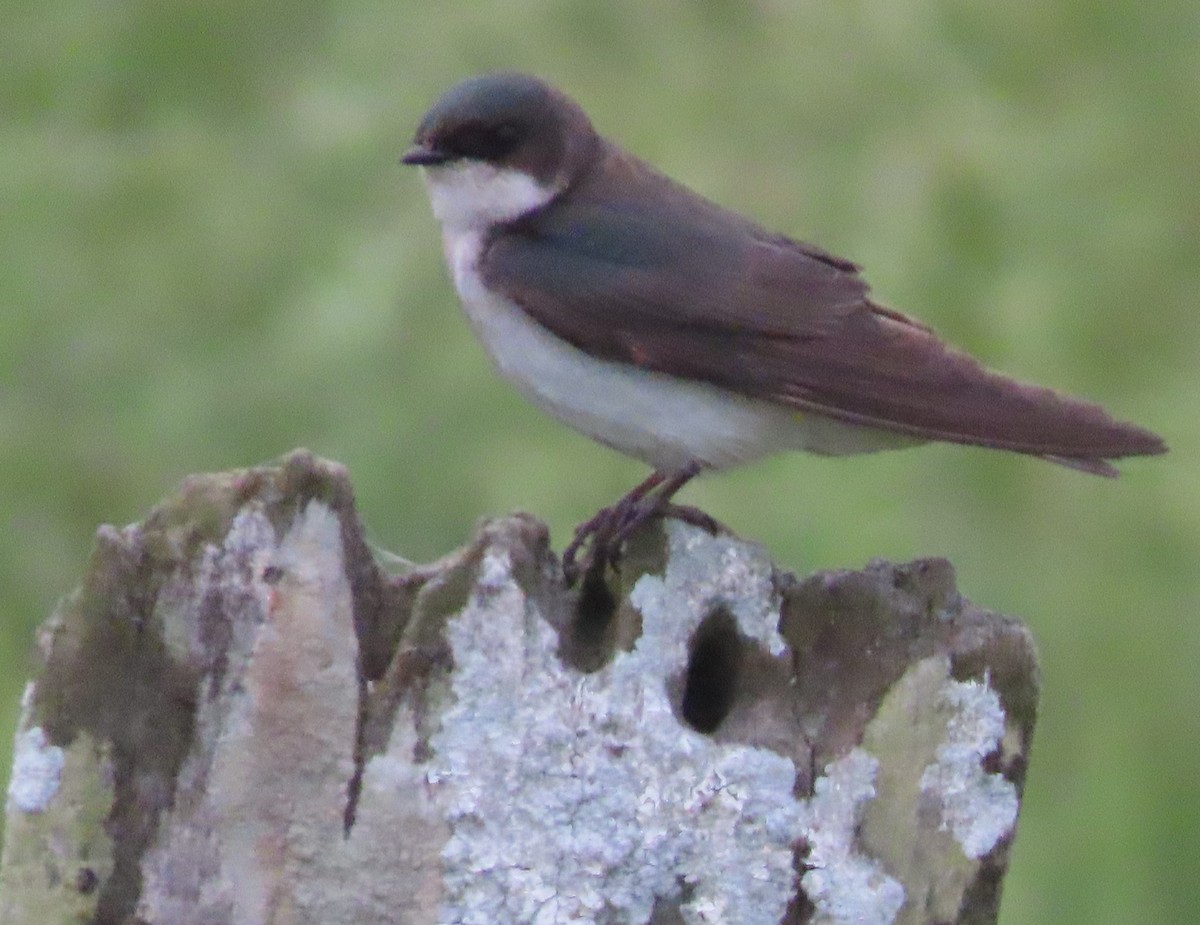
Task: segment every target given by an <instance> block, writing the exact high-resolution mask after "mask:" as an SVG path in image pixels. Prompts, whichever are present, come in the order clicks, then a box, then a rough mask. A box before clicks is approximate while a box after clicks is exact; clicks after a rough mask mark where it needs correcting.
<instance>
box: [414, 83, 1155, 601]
mask: <svg viewBox="0 0 1200 925" xmlns="http://www.w3.org/2000/svg"><path fill="white" fill-rule="evenodd" d="M400 160H401V163H403V164H407V165H414V166H416V167H419V168H420V172H421V174H422V175H423V179H424V184H425V187H426V191H427V193H428V197H429V200H430V205H431V208H432V211H433V215H434V217H435V219H436V220H437V221H438V223H439V224H440V226H441V233H442V242H443V247H444V252H445V258H446V262H447V264H448V267H449V271H450V276H451V278H452V281H453V284H454V288H455V290H456V291H457V294H458V297H459V300H460V302H461V303H462V306H463V308H464V310H465V313H466V316H467V319H468V321H469V323H470V325H471V327H472V328H473V330H474V333H475V334H476V335H477V336H478V338H479V340H480V341H481V342H482V344H483V346H484V349H485V350H486V352H487V353H488V355H489V356H490V358H491V361H492V363H493V364H494V366H495V368H496V370H497V371H498V372H499V374H500V375H501V376H502V377H504V378H505V379H507V380H509V381H510V382H511V383H512V384H513V385H515V386H516V388H517V389H518V390H519V391H520V392H521V393H522V394H523V395H524V396H525V397H526V398H527V399H529V400H530V401H531V402H532V403H533V404H535V405H537V406H539V407H540V408H542V409H543V410H544V411H546V412H548V413H549V414H551V415H553V416H554V417H556V418H558V419H559V420H560V421H562V422H563V423H565V424H567V425H569V426H571V427H573V428H575V429H576V430H578V431H580V432H582V433H583V434H585V435H587V436H588V437H591V438H592V439H594V440H596V441H598V442H599V443H601V444H604V445H606V446H609V447H611V448H613V449H615V450H617V451H619V452H621V453H624V454H626V455H628V456H631V457H633V458H635V459H639V460H641V461H643V462H645V463H647V464H648V465H649V466H650V467H651V469H652V472H651V474H650V476H649V477H648V478H646V479H645V480H644V481H643V482H641V483H640V484H639V485H637V486H636V487H635V488H633V489H632V490H631V491H630V492H628V493H627V494H626V495H625V496H624V497H622V498H621V499H620V500H619V501H617V502H616V503H615V504H614V505H612V506H609V507H605V508H602V509H601V510H600V511H599V512H598V513H597V514H596V515H595V516H594V517H592V518H590V519H589V520H587V521H585V522H584V523H582V524H580V525H579V527H578V528H576V530H575V533H574V536H573V538H572V540H571V542H570V544H569V545H568V546H567V548H566V549H565V550H564V553H563V568H564V572H565V573H566V575H567V580H568V582H569V583H570V582H573V581H574V579H575V578H576V577H577V576H578V575H579V573H580V572H581V571H585V572H586V573H587V574H588V575H591V574H592V573H593V572H594V570H596V569H601V570H602V569H603V568H604V567H605V565H615V564H617V562H618V560H619V557H620V554H621V548H622V545H623V544H624V543H625V541H626V540H628V539H629V537H630V536H631V535H632V534H633V533H634V532H635V531H636V530H637V529H638V528H639V527H641V526H642V525H643V524H644V523H646V522H647V521H648V520H650V519H652V518H654V517H658V516H662V515H664V514H667V513H670V514H673V515H677V516H682V517H685V518H686V519H689V520H691V521H693V522H695V523H701V524H702V525H705V526H707V527H709V528H710V529H713V528H714V526H715V521H713V520H712V519H711V518H709V517H708V516H707V515H706V514H704V513H703V512H700V511H698V510H696V509H694V508H686V507H682V506H679V505H675V504H674V503H673V502H672V499H673V498H674V496H675V494H676V493H677V492H678V491H679V490H680V489H681V488H682V487H683V486H684V485H685V484H686V483H687V482H689V481H690V480H691V479H692V478H694V477H695V476H697V475H699V474H700V473H702V472H705V471H709V470H722V469H728V468H730V467H733V466H739V465H743V464H746V463H749V462H752V461H754V460H757V459H760V458H762V457H765V456H768V455H771V454H775V453H779V452H784V451H790V450H802V451H808V452H811V453H816V454H821V455H827V456H842V455H848V454H855V453H866V452H874V451H878V450H885V449H892V448H899V447H907V446H913V445H916V444H920V443H926V442H930V441H945V442H950V443H958V444H968V445H976V446H982V447H990V448H994V449H998V450H1006V451H1009V452H1012V453H1019V454H1024V455H1027V456H1033V457H1037V458H1039V459H1044V460H1048V461H1050V462H1054V463H1058V464H1061V465H1064V466H1069V467H1072V468H1074V469H1078V470H1082V471H1083V472H1087V473H1093V474H1096V475H1102V476H1115V475H1117V474H1118V472H1117V469H1116V467H1115V466H1114V465H1113V463H1112V461H1113V460H1117V459H1121V458H1123V457H1127V456H1145V455H1154V454H1158V453H1163V452H1165V451H1166V445H1165V444H1164V442H1163V440H1162V439H1161V438H1160V437H1159V436H1157V435H1156V434H1154V433H1152V432H1150V431H1149V430H1146V429H1144V428H1142V427H1139V426H1136V425H1134V424H1130V423H1124V422H1121V421H1118V420H1116V419H1114V418H1113V417H1111V416H1110V415H1109V414H1108V412H1106V411H1105V410H1104V409H1103V408H1102V407H1100V406H1099V405H1097V404H1094V403H1091V402H1088V401H1084V400H1082V399H1078V398H1074V397H1071V396H1068V395H1064V394H1061V393H1059V392H1056V391H1053V390H1051V389H1049V388H1044V387H1040V386H1036V385H1031V384H1026V383H1023V382H1019V381H1017V380H1015V379H1012V378H1009V377H1007V376H1005V375H1003V374H1000V373H997V372H993V371H991V370H989V369H987V368H985V367H984V366H983V365H982V364H981V363H980V362H979V361H977V360H976V359H974V358H972V357H971V356H969V355H968V354H967V353H965V352H963V351H961V350H959V349H957V348H955V347H953V346H951V345H950V344H948V343H946V342H945V341H943V340H942V339H941V338H939V337H938V335H937V334H935V333H934V331H933V330H932V329H931V328H930V327H928V326H927V325H925V324H923V323H921V322H920V321H918V320H916V319H914V318H911V317H909V316H908V315H906V314H903V313H902V312H900V311H897V310H895V309H893V308H890V307H888V306H886V305H884V304H882V303H881V302H879V301H876V300H875V299H874V298H873V297H872V295H871V291H870V287H869V286H868V284H867V282H866V281H865V280H864V279H863V276H862V273H861V268H860V267H859V266H858V264H856V263H854V262H852V261H850V260H846V259H844V258H842V257H838V256H836V255H834V254H832V253H830V252H829V251H826V250H824V249H823V248H820V247H817V246H815V245H812V244H806V243H804V242H801V241H798V240H795V239H793V238H791V237H788V236H786V235H783V234H778V233H775V232H772V231H769V230H767V229H766V228H764V227H763V226H762V225H760V224H759V223H757V222H755V221H753V220H752V219H750V218H747V217H745V216H743V215H741V214H739V213H737V212H734V211H731V210H729V209H726V208H724V207H722V206H720V205H718V204H716V203H714V202H712V201H710V200H709V199H707V198H705V197H703V196H701V195H700V194H698V193H695V192H693V191H692V190H691V189H689V188H688V187H686V186H684V185H682V184H681V183H679V182H677V181H675V180H673V179H670V178H669V177H667V176H666V175H664V174H662V173H660V172H659V171H658V170H656V169H655V168H654V167H652V166H651V165H650V164H648V163H646V162H645V161H643V160H641V159H639V158H638V157H636V156H634V155H632V154H630V153H627V152H626V151H625V150H623V149H622V148H621V147H620V146H619V145H618V144H616V143H615V142H613V141H611V140H609V139H608V138H606V137H604V136H603V135H601V134H600V133H599V132H597V130H596V129H595V128H594V127H593V125H592V122H591V120H590V119H589V118H588V116H587V115H586V114H585V112H584V111H583V109H582V108H581V107H580V106H579V105H578V104H577V103H575V102H574V101H573V100H572V99H571V98H570V97H568V96H567V95H566V94H564V93H563V92H561V91H559V90H557V89H555V88H554V87H553V86H551V85H550V84H549V83H547V82H545V81H543V80H541V79H540V78H537V77H534V76H531V75H528V74H522V73H516V72H500V73H487V74H482V75H477V76H474V77H470V78H467V79H465V80H463V81H462V82H460V83H458V84H456V85H455V86H453V87H451V88H450V89H449V90H447V91H445V92H444V93H443V94H442V95H441V96H440V97H439V98H438V99H437V100H436V101H435V102H434V103H433V105H432V107H431V108H430V109H429V110H428V111H427V112H426V113H425V115H424V117H423V118H422V119H421V120H420V122H419V124H418V126H417V129H416V132H415V135H414V137H413V141H412V144H411V146H410V147H409V148H408V149H407V150H406V151H405V152H404V154H403V155H402V157H401V158H400ZM581 554H583V558H582V560H579V561H577V560H578V559H579V557H580V555H581Z"/></svg>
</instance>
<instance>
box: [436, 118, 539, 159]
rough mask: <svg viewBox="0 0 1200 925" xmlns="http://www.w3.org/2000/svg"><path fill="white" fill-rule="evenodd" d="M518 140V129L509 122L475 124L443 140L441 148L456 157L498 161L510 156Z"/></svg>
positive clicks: (457, 130) (464, 127) (462, 127)
mask: <svg viewBox="0 0 1200 925" xmlns="http://www.w3.org/2000/svg"><path fill="white" fill-rule="evenodd" d="M520 140H521V132H520V129H518V128H517V126H515V125H513V124H512V123H511V122H501V123H499V124H498V125H481V124H478V123H475V124H469V125H464V126H461V127H460V128H458V129H456V130H455V131H454V132H453V133H451V134H450V135H449V136H448V137H447V138H446V139H445V141H444V142H443V144H442V147H443V148H444V149H445V150H446V151H447V152H449V153H452V154H454V155H455V156H456V157H463V158H468V159H470V160H476V161H499V160H503V159H504V158H505V157H506V156H508V155H509V154H511V153H512V151H513V149H514V148H516V146H517V144H518V143H519V142H520Z"/></svg>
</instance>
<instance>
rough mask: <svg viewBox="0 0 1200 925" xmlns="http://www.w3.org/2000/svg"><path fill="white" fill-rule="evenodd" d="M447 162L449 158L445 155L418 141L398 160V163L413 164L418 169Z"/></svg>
mask: <svg viewBox="0 0 1200 925" xmlns="http://www.w3.org/2000/svg"><path fill="white" fill-rule="evenodd" d="M448 160H450V157H449V156H448V155H447V154H445V153H443V152H442V151H438V150H437V149H436V148H431V147H429V145H428V144H426V143H424V142H420V141H419V142H417V143H416V144H414V145H413V146H412V147H411V148H409V149H408V150H407V151H405V152H404V156H403V157H401V158H400V163H401V164H415V165H416V166H418V167H435V166H437V165H438V164H444V163H446V161H448Z"/></svg>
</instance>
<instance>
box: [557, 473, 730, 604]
mask: <svg viewBox="0 0 1200 925" xmlns="http://www.w3.org/2000/svg"><path fill="white" fill-rule="evenodd" d="M701 468H702V467H701V465H700V463H698V462H695V461H693V462H690V463H688V464H687V465H686V466H684V467H683V468H682V469H678V470H676V471H675V472H663V471H656V472H654V473H653V474H652V475H651V476H650V477H649V478H648V479H646V480H645V481H644V482H642V483H641V484H639V485H638V486H637V487H636V488H634V489H633V490H632V491H631V492H629V493H628V494H627V495H625V496H624V497H623V498H621V500H620V501H618V502H617V503H616V504H614V505H613V506H612V507H606V508H602V509H601V510H600V511H599V512H598V513H597V514H596V516H595V517H593V518H591V519H590V520H587V521H585V522H584V523H582V524H580V525H579V526H578V527H577V528H576V529H575V536H574V537H573V538H572V540H571V543H570V545H568V546H567V548H566V550H565V551H564V552H563V573H564V574H565V575H566V578H567V582H568V584H572V583H574V581H575V578H576V577H577V575H578V574H579V571H580V569H579V568H577V566H576V563H575V559H576V557H577V556H578V555H579V551H580V549H582V548H583V546H584V544H585V543H587V542H588V540H589V539H590V540H591V550H590V552H589V553H588V555H587V557H586V559H585V563H584V565H585V566H586V568H585V569H583V570H586V571H591V570H592V569H603V568H604V566H605V565H614V566H615V565H616V562H617V559H618V558H619V557H620V553H621V547H622V546H623V545H624V543H625V541H626V540H627V539H629V537H631V536H632V535H633V534H634V533H636V532H637V531H638V529H639V528H641V527H642V526H643V525H644V524H645V523H646V522H647V521H649V520H652V519H653V518H655V517H661V516H662V515H663V514H665V513H668V512H669V513H672V514H675V515H677V516H679V517H680V518H681V519H683V520H686V521H688V522H689V523H694V524H697V525H699V526H701V527H704V528H705V529H707V530H710V531H712V532H716V530H717V529H719V525H718V524H717V522H716V521H715V520H713V519H712V518H711V517H709V516H708V515H707V514H705V513H704V512H703V511H700V510H697V509H696V508H688V507H676V506H675V505H672V504H671V503H670V502H671V498H673V497H674V496H675V493H676V492H678V491H679V490H680V489H681V488H683V486H684V485H686V484H687V483H688V482H690V481H691V480H692V479H693V478H695V477H696V476H697V475H698V474H699V473H700V470H701Z"/></svg>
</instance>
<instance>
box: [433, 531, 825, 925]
mask: <svg viewBox="0 0 1200 925" xmlns="http://www.w3.org/2000/svg"><path fill="white" fill-rule="evenodd" d="M673 532H676V537H675V539H674V542H676V543H678V544H680V545H682V546H685V547H689V549H687V550H686V551H683V552H680V554H679V555H678V556H672V557H671V565H668V569H667V575H666V576H665V578H662V579H657V578H652V577H649V576H647V577H643V578H642V579H641V580H640V581H639V583H638V590H637V592H636V593H635V595H634V597H633V603H634V604H635V606H637V607H638V608H639V609H640V610H641V612H642V617H643V633H642V636H641V638H639V639H638V640H637V642H636V644H635V646H634V648H633V650H632V651H631V652H628V653H618V654H616V656H615V657H614V658H613V659H612V661H611V662H610V663H609V664H608V665H607V666H605V667H604V668H602V669H601V670H599V671H596V672H592V673H589V674H584V673H581V672H579V671H577V670H574V669H571V668H569V667H565V666H564V665H563V664H562V662H561V661H560V659H559V658H558V656H557V654H556V650H557V639H556V634H555V632H554V630H553V629H552V628H551V626H550V625H549V624H548V623H547V621H546V620H545V617H544V615H543V614H542V613H541V612H540V611H539V609H538V607H537V606H536V605H535V604H534V603H533V602H531V600H530V599H529V598H528V597H527V596H526V594H525V593H524V591H523V590H522V588H521V586H520V585H519V584H518V582H517V581H516V580H515V579H514V577H513V574H512V566H511V563H510V560H509V558H508V555H507V553H506V552H505V551H504V550H502V549H493V550H489V551H487V552H485V554H484V556H483V558H482V560H481V563H480V569H479V577H478V581H477V584H476V588H475V591H474V593H473V595H472V599H471V601H470V603H469V604H468V606H467V607H466V608H465V609H464V611H463V612H462V613H461V614H460V615H459V616H458V617H456V618H455V619H454V620H452V621H451V622H450V623H449V625H448V626H447V633H448V636H449V641H450V645H451V648H452V651H453V658H454V666H455V668H454V672H453V676H452V682H451V684H452V687H451V694H452V697H453V703H452V705H450V706H449V707H448V708H447V709H446V710H445V711H444V712H443V713H442V715H441V728H440V730H439V732H438V733H437V734H436V735H435V736H434V737H433V739H432V741H431V748H432V752H433V757H432V758H431V760H430V763H429V765H428V768H427V772H426V773H427V776H428V780H429V781H430V783H431V784H432V785H433V786H434V787H435V788H436V799H437V801H438V803H439V804H440V805H442V806H443V807H444V810H445V813H446V817H447V819H448V821H449V823H450V825H451V829H452V833H453V834H452V835H451V837H450V840H449V841H448V843H447V844H446V847H445V849H444V851H443V855H442V857H443V861H444V863H445V871H444V881H445V887H446V894H445V897H444V900H443V905H442V911H441V919H440V920H441V921H447V922H456V923H462V925H483V923H486V925H504V923H514V925H516V923H530V922H538V923H542V922H545V923H555V922H580V923H589V922H595V923H600V922H613V921H621V922H629V923H644V922H647V921H649V918H650V916H651V914H652V911H653V910H654V908H655V906H656V904H658V902H659V901H660V900H662V899H665V900H668V901H673V902H674V901H677V902H679V908H680V911H681V913H682V915H683V919H684V921H685V922H688V923H700V922H713V923H715V922H724V923H729V925H737V923H747V925H749V923H756V925H757V923H762V922H776V921H779V920H780V919H781V918H782V916H783V914H784V912H785V910H786V908H787V906H788V903H789V901H790V900H791V899H792V897H793V895H794V892H795V877H794V871H793V860H794V859H793V845H794V843H795V842H796V841H797V840H798V839H799V838H800V837H801V835H802V831H801V828H800V821H801V818H802V807H801V804H800V803H799V802H798V801H797V800H796V799H795V797H794V796H793V788H794V783H795V776H796V775H795V767H794V765H793V763H792V762H791V760H789V759H788V758H786V757H783V756H781V755H779V754H777V753H775V752H773V751H770V750H768V749H764V748H754V747H750V746H746V745H741V744H720V743H717V742H715V741H713V740H712V739H711V738H710V737H707V736H704V735H700V734H698V733H696V732H694V731H693V730H691V729H689V728H688V727H687V726H686V724H683V723H681V721H680V719H679V717H678V715H677V713H676V709H675V707H674V705H673V704H672V703H671V702H670V697H669V693H668V682H669V681H670V679H671V678H673V677H675V676H677V675H679V674H680V673H681V672H682V671H684V669H685V668H686V664H687V660H688V656H689V639H690V637H691V635H692V633H693V631H694V630H695V628H696V627H697V626H698V625H699V623H700V621H701V620H703V619H704V616H705V613H706V612H707V611H708V610H710V609H711V608H712V607H714V606H718V605H719V606H723V607H726V608H727V609H728V610H729V611H730V612H731V613H733V614H735V615H736V618H737V620H738V625H739V628H740V629H741V631H742V632H744V633H745V634H746V636H748V637H750V638H753V639H756V640H759V641H761V642H762V644H763V645H764V646H766V647H768V648H771V649H773V650H775V651H777V652H781V651H782V646H783V644H782V641H781V640H780V639H779V638H778V636H777V634H776V632H775V628H774V627H775V624H776V623H777V622H778V615H777V613H773V612H772V607H773V606H775V605H776V604H777V597H776V596H775V594H774V589H773V587H772V585H771V580H770V567H769V564H768V563H766V562H765V560H763V559H762V558H761V556H760V555H757V554H750V553H749V552H748V551H747V547H746V546H745V545H744V544H741V545H738V544H733V543H732V542H730V541H726V540H722V541H713V540H711V539H707V540H702V539H700V537H699V536H697V535H696V534H695V532H694V531H689V530H687V529H686V528H678V530H677V531H673ZM700 536H703V534H701V535H700ZM701 546H704V548H703V549H701V548H700V547H701ZM675 565H678V566H679V571H678V572H674V573H673V572H672V568H673V566H675ZM683 587H687V588H688V595H689V596H688V597H687V600H686V601H685V600H683V599H682V598H680V597H679V594H680V589H681V588H683ZM484 755H486V758H485V759H483V760H481V756H484Z"/></svg>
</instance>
